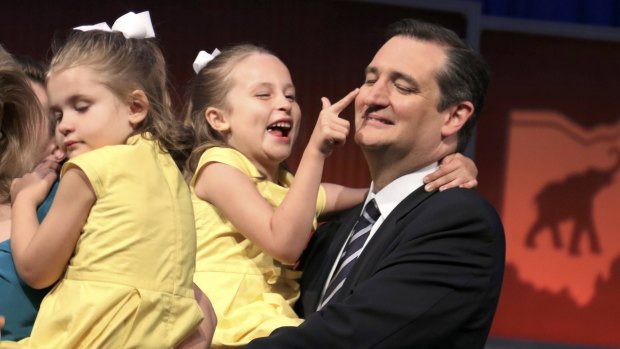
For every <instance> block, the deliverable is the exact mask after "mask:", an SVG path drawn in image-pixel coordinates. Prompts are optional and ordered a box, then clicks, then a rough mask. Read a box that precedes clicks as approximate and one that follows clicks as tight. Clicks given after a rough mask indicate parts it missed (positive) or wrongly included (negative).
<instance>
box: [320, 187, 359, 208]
mask: <svg viewBox="0 0 620 349" xmlns="http://www.w3.org/2000/svg"><path fill="white" fill-rule="evenodd" d="M322 186H323V188H325V196H326V202H325V209H324V210H323V215H329V214H332V213H336V212H339V211H343V210H346V209H348V208H351V207H353V206H355V205H357V204H359V203H360V202H362V201H364V199H365V198H366V196H367V195H368V188H350V187H345V186H342V185H339V184H333V183H323V184H322Z"/></svg>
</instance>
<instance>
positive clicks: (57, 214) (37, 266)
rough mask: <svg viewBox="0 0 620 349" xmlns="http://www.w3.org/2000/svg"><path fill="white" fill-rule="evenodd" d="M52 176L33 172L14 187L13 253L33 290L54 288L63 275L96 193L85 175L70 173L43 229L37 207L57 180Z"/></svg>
mask: <svg viewBox="0 0 620 349" xmlns="http://www.w3.org/2000/svg"><path fill="white" fill-rule="evenodd" d="M56 176H57V175H56V174H55V173H53V172H49V173H46V174H45V175H43V176H41V174H39V173H36V172H33V173H29V174H27V175H25V176H24V177H22V178H20V179H18V180H16V181H15V182H14V183H13V185H12V187H11V198H12V201H13V202H12V204H13V208H12V227H11V252H12V254H13V259H14V261H15V268H16V269H17V272H18V273H19V276H20V277H21V278H22V280H24V281H25V282H26V283H27V284H28V285H30V286H31V287H33V288H44V287H47V286H50V285H51V284H53V283H54V282H55V281H56V280H58V278H59V277H60V276H61V275H62V273H63V271H64V270H65V268H66V266H67V263H68V262H69V258H71V255H72V254H73V250H74V249H75V244H76V243H77V240H78V238H79V236H80V233H81V231H82V227H83V226H84V223H85V222H86V219H87V217H88V213H89V212H90V208H91V207H92V205H93V204H94V202H95V198H96V197H95V193H94V191H93V189H92V187H91V185H90V182H89V181H88V179H87V178H86V175H85V174H84V172H82V171H81V170H79V169H77V168H72V169H70V170H68V171H67V172H66V173H65V175H64V176H63V178H62V180H61V181H60V185H59V187H58V192H57V194H56V197H55V199H54V202H53V203H52V207H51V208H50V211H49V213H48V215H47V217H46V218H45V220H44V221H43V223H42V224H41V225H39V223H38V220H37V215H36V209H37V205H38V204H39V203H40V202H41V201H42V200H43V199H44V198H45V195H46V193H47V192H48V191H49V189H50V187H51V185H52V184H53V182H54V180H55V179H56Z"/></svg>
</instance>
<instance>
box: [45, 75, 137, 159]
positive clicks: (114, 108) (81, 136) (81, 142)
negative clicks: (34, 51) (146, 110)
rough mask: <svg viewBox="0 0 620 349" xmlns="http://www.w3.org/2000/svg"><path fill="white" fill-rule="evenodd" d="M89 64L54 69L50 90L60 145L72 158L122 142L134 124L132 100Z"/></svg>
mask: <svg viewBox="0 0 620 349" xmlns="http://www.w3.org/2000/svg"><path fill="white" fill-rule="evenodd" d="M100 75H101V74H96V72H95V71H94V70H93V69H91V68H89V67H88V66H77V67H73V68H68V69H65V70H61V71H58V72H53V73H52V74H51V76H50V78H49V79H48V83H47V93H48V97H49V102H50V110H51V113H52V117H53V118H54V119H55V120H56V123H57V124H56V127H57V135H58V137H57V138H59V142H61V143H60V145H61V147H62V148H64V149H65V150H66V152H67V156H68V157H69V158H73V157H75V156H77V155H80V154H83V153H86V152H88V151H91V150H94V149H98V148H101V147H103V146H106V145H114V144H123V143H125V141H126V140H127V138H128V137H129V135H131V133H132V131H133V128H132V125H131V123H130V122H129V116H130V115H131V109H130V105H129V103H125V102H123V101H121V100H120V99H119V98H118V97H117V96H116V95H115V94H114V93H112V91H110V89H109V88H108V87H106V86H105V85H103V84H102V83H101V82H99V80H98V79H97V77H98V76H100Z"/></svg>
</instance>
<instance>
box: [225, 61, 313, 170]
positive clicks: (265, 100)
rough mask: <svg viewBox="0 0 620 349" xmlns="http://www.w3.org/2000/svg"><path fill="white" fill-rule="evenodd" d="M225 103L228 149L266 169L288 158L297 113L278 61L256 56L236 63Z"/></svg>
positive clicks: (286, 75)
mask: <svg viewBox="0 0 620 349" xmlns="http://www.w3.org/2000/svg"><path fill="white" fill-rule="evenodd" d="M226 103H227V106H228V108H226V109H227V110H226V111H224V112H223V113H224V118H225V119H226V121H227V122H228V125H229V130H228V132H229V134H228V136H229V138H228V144H229V145H230V146H232V147H234V148H235V149H237V150H239V151H240V152H242V153H243V154H244V155H246V156H247V157H248V158H249V159H250V160H252V161H253V162H254V163H255V164H256V163H258V164H261V165H263V166H265V167H266V168H268V169H269V168H273V166H274V165H276V166H277V165H279V164H280V163H281V162H282V161H284V160H286V159H287V158H288V157H289V155H290V154H291V148H292V146H293V144H294V143H295V139H296V138H297V134H298V132H299V124H300V121H301V111H300V109H299V105H298V104H297V101H296V99H295V87H294V86H293V82H292V80H291V75H290V74H289V71H288V69H287V68H286V66H285V65H284V64H283V63H282V61H280V60H279V59H278V58H277V57H275V56H272V55H269V54H258V53H257V54H253V55H251V56H249V57H247V58H245V59H243V60H242V61H240V62H239V63H238V64H237V65H236V66H235V67H234V69H233V73H232V87H231V90H230V91H229V93H228V94H227V96H226Z"/></svg>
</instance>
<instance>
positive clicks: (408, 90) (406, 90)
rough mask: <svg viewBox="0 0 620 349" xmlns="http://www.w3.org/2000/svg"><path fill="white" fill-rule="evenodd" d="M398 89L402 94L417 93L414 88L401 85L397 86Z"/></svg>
mask: <svg viewBox="0 0 620 349" xmlns="http://www.w3.org/2000/svg"><path fill="white" fill-rule="evenodd" d="M395 86H396V89H397V90H398V91H400V92H402V93H405V94H409V93H414V92H416V90H415V89H414V88H411V87H408V86H403V85H399V84H395Z"/></svg>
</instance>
